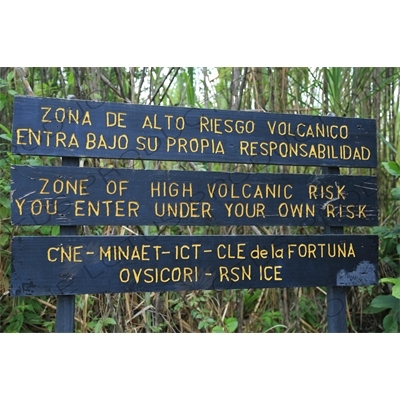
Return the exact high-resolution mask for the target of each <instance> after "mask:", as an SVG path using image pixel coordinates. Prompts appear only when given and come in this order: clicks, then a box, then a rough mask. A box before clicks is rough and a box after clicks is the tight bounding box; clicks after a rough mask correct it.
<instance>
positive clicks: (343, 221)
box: [11, 166, 378, 226]
mask: <svg viewBox="0 0 400 400" xmlns="http://www.w3.org/2000/svg"><path fill="white" fill-rule="evenodd" d="M11 174H12V188H11V189H12V192H13V198H12V202H11V215H12V222H13V223H14V224H17V225H264V226H265V225H267V226H276V225H298V226H318V225H319V226H323V225H327V224H329V225H331V226H335V225H336V226H338V225H339V226H345V225H347V226H372V225H377V223H378V202H377V184H376V177H368V176H367V177H366V176H341V175H303V174H244V173H222V172H197V171H151V170H130V169H116V168H112V169H110V168H103V169H98V168H78V167H75V168H73V167H28V166H14V167H12V170H11ZM39 211H40V212H39Z"/></svg>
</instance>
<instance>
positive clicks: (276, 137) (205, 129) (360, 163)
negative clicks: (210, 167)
mask: <svg viewBox="0 0 400 400" xmlns="http://www.w3.org/2000/svg"><path fill="white" fill-rule="evenodd" d="M12 151H13V152H14V153H17V154H31V155H34V154H36V155H49V156H62V157H66V156H68V157H96V158H125V159H148V160H176V161H194V162H236V163H256V164H278V165H285V164H286V165H317V166H344V167H366V168H367V167H368V168H370V167H372V168H375V167H376V166H377V151H376V122H375V120H372V119H360V118H343V117H329V116H319V115H297V114H273V113H265V112H253V111H228V110H209V109H197V108H184V107H163V106H144V105H133V104H122V103H105V102H95V101H86V100H85V101H84V100H62V99H55V98H38V97H25V96H15V98H14V117H13V145H12Z"/></svg>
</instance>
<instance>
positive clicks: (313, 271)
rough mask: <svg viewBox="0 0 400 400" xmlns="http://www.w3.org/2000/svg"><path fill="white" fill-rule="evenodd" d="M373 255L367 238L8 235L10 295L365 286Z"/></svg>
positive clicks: (372, 241) (372, 279) (371, 280)
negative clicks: (10, 272) (9, 245)
mask: <svg viewBox="0 0 400 400" xmlns="http://www.w3.org/2000/svg"><path fill="white" fill-rule="evenodd" d="M339 248H340V251H339ZM377 249H378V239H377V237H376V236H374V235H312V236H299V235H288V236H179V237H176V236H102V237H98V236H59V237H28V236H25V237H16V238H14V239H13V258H12V268H13V274H12V285H11V286H12V288H11V293H12V295H13V296H24V295H25V296H26V295H51V294H57V295H60V294H83V293H124V292H153V291H155V292H163V291H181V290H208V289H215V290H222V289H246V288H276V287H307V286H309V287H311V286H358V285H372V284H376V282H377V276H376V271H377V263H378V259H377V258H378V255H377ZM26 254H29V259H30V260H31V261H30V263H29V265H28V264H27V263H26ZM260 266H261V277H260ZM246 274H247V275H246Z"/></svg>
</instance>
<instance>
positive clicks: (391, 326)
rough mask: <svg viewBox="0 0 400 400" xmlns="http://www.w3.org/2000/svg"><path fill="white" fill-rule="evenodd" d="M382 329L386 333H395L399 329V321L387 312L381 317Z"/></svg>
mask: <svg viewBox="0 0 400 400" xmlns="http://www.w3.org/2000/svg"><path fill="white" fill-rule="evenodd" d="M383 329H384V330H385V332H386V333H396V332H398V331H399V323H398V321H397V318H396V317H395V316H394V315H393V314H391V313H389V314H388V315H386V317H385V318H384V319H383Z"/></svg>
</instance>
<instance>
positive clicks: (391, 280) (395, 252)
mask: <svg viewBox="0 0 400 400" xmlns="http://www.w3.org/2000/svg"><path fill="white" fill-rule="evenodd" d="M382 165H383V166H384V168H385V170H386V171H387V172H388V173H389V174H390V175H392V176H394V177H396V178H397V179H398V180H400V179H399V178H400V165H399V163H397V162H396V161H388V162H383V163H382ZM398 189H399V188H394V189H392V195H393V197H394V199H395V200H399V199H400V196H399V191H398ZM375 233H377V234H379V236H380V239H381V244H380V259H381V260H382V262H383V263H385V264H387V265H389V266H390V267H391V268H392V270H393V271H395V272H396V273H397V274H398V275H399V274H400V270H399V261H400V244H399V242H400V224H395V225H394V226H393V227H388V226H385V227H380V228H378V229H375ZM379 282H380V283H386V284H389V286H390V287H391V294H388V295H378V296H376V297H375V298H374V299H373V300H372V302H371V304H370V305H369V306H368V307H367V308H366V310H365V312H366V313H367V314H368V313H369V314H378V313H383V312H386V315H385V316H384V318H383V321H382V322H383V330H384V332H387V333H393V332H400V276H398V277H384V278H381V279H380V280H379Z"/></svg>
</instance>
